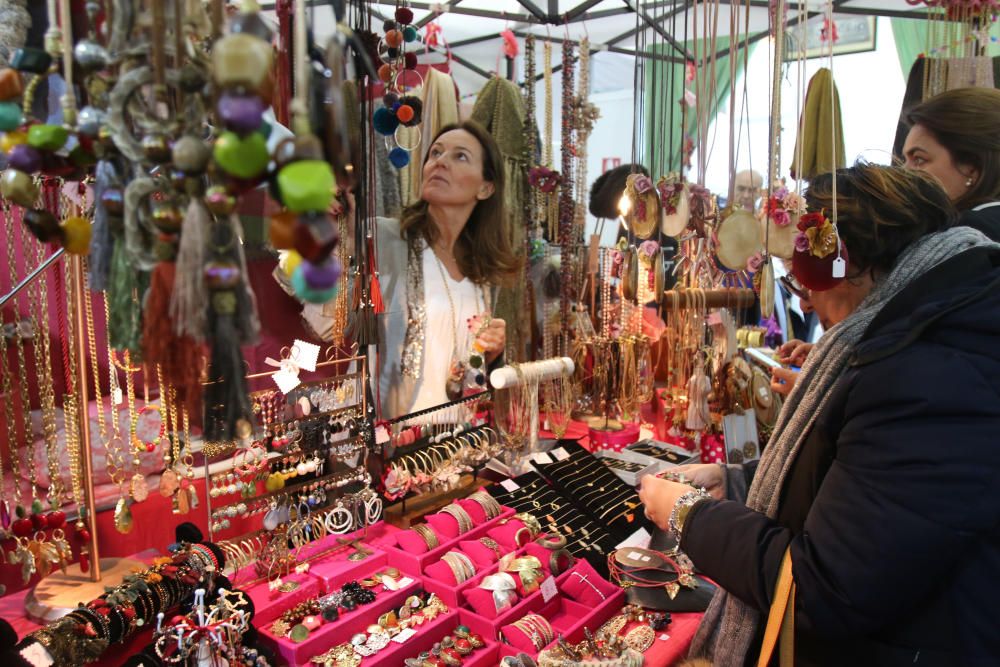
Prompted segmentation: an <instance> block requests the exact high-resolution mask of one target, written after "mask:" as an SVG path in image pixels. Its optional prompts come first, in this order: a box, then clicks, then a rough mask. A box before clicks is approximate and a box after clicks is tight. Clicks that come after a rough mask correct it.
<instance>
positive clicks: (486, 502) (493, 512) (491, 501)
mask: <svg viewBox="0 0 1000 667" xmlns="http://www.w3.org/2000/svg"><path fill="white" fill-rule="evenodd" d="M469 500H472V501H473V502H475V503H477V504H478V505H479V506H480V507H482V508H483V512H485V513H486V520H487V521H489V520H491V519H495V518H497V517H498V516H500V514H501V513H502V512H503V508H501V507H500V503H498V502H497V500H496V498H494V497H493V496H491V495H490V494H488V493H486V492H485V491H476V492H475V493H473V494H472V495H471V496H469Z"/></svg>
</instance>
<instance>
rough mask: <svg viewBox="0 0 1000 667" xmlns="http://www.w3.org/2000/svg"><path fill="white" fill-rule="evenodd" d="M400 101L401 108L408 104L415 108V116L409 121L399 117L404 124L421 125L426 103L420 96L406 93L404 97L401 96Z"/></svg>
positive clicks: (410, 125)
mask: <svg viewBox="0 0 1000 667" xmlns="http://www.w3.org/2000/svg"><path fill="white" fill-rule="evenodd" d="M399 102H400V108H403V106H408V107H410V108H411V109H413V118H411V119H410V120H407V121H404V120H403V119H402V118H400V119H399V120H400V122H402V123H403V125H406V126H407V127H413V126H414V125H419V124H420V121H421V120H422V119H423V113H424V103H423V102H421V101H420V98H419V97H416V96H414V95H404V96H403V97H401V98H399ZM397 114H398V111H397ZM397 117H398V116H397Z"/></svg>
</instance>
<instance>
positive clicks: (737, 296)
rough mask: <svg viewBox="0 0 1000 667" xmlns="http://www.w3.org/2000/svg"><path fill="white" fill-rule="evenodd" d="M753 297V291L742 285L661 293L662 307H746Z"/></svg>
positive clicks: (752, 300)
mask: <svg viewBox="0 0 1000 667" xmlns="http://www.w3.org/2000/svg"><path fill="white" fill-rule="evenodd" d="M755 298H756V294H754V291H753V290H752V289H748V288H744V287H727V288H723V289H708V290H694V289H685V290H667V291H666V292H664V293H663V309H664V310H677V309H680V310H687V309H691V308H748V307H750V306H752V305H753V302H754V299H755Z"/></svg>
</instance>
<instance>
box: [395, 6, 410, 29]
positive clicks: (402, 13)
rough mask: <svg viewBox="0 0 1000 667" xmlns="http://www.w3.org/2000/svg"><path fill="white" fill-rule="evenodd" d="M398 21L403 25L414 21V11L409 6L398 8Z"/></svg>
mask: <svg viewBox="0 0 1000 667" xmlns="http://www.w3.org/2000/svg"><path fill="white" fill-rule="evenodd" d="M396 22H397V23H402V24H403V25H409V24H411V23H413V12H412V11H411V10H410V9H409V8H407V7H400V8H399V9H397V10H396Z"/></svg>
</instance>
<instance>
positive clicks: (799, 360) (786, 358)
mask: <svg viewBox="0 0 1000 667" xmlns="http://www.w3.org/2000/svg"><path fill="white" fill-rule="evenodd" d="M813 347H815V346H814V345H813V344H812V343H806V342H805V341H801V340H798V339H797V338H793V339H792V340H790V341H788V342H787V343H785V344H784V345H782V346H781V347H779V348H778V354H777V357H778V361H780V362H781V363H783V364H788V365H790V366H801V365H802V364H803V363H804V362H805V360H806V357H808V356H809V353H810V352H812V349H813Z"/></svg>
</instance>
